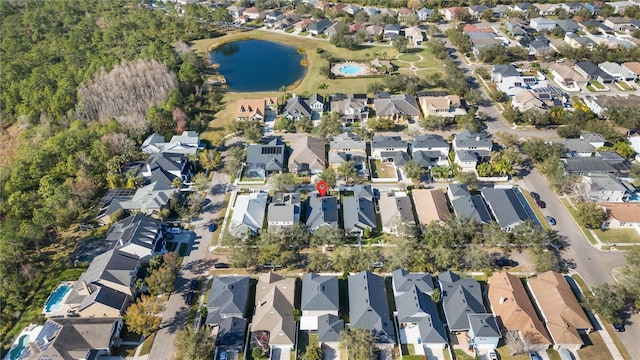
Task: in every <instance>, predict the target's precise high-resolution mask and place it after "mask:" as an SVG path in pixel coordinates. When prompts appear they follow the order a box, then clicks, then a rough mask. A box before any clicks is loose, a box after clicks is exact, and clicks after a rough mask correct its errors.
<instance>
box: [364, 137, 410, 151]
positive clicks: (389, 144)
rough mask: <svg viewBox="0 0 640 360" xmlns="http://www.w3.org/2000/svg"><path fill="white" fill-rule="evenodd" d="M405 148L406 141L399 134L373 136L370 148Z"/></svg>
mask: <svg viewBox="0 0 640 360" xmlns="http://www.w3.org/2000/svg"><path fill="white" fill-rule="evenodd" d="M396 148H399V149H406V148H407V142H406V141H404V140H402V138H401V137H400V136H381V135H379V136H374V137H373V141H372V142H371V149H396Z"/></svg>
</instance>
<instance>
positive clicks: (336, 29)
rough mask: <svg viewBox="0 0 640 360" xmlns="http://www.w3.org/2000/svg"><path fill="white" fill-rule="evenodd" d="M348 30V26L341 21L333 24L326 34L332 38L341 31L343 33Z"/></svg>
mask: <svg viewBox="0 0 640 360" xmlns="http://www.w3.org/2000/svg"><path fill="white" fill-rule="evenodd" d="M345 29H347V25H345V24H344V23H343V22H341V21H336V22H334V23H333V24H331V25H330V26H329V27H328V28H327V29H326V30H325V31H324V33H325V34H326V35H327V36H328V37H332V36H333V35H335V34H337V33H339V32H340V31H343V30H345Z"/></svg>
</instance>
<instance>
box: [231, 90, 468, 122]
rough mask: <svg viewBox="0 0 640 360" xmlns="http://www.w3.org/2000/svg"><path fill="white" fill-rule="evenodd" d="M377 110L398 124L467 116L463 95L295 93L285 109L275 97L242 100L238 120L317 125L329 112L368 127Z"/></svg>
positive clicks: (344, 119)
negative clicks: (279, 120)
mask: <svg viewBox="0 0 640 360" xmlns="http://www.w3.org/2000/svg"><path fill="white" fill-rule="evenodd" d="M370 105H373V106H372V107H371V106H370ZM374 111H375V114H376V116H377V117H378V118H390V119H392V120H394V121H397V122H399V121H402V120H404V119H418V118H420V117H421V116H423V115H424V116H425V117H426V116H438V117H455V116H459V115H466V114H467V111H466V106H465V104H464V103H463V102H462V100H461V99H460V97H459V96H457V95H449V94H447V93H446V92H441V91H440V92H434V91H432V92H427V91H425V92H419V93H418V96H417V97H416V96H414V95H411V94H389V93H376V94H374V97H373V99H372V100H370V99H368V98H367V94H333V95H330V96H329V97H328V99H325V98H324V97H323V96H321V95H320V94H313V95H311V96H310V97H302V96H297V95H295V94H294V95H293V97H291V98H289V99H288V100H287V101H286V103H285V104H284V105H283V106H282V108H281V109H279V106H278V103H277V99H275V98H263V99H241V100H238V102H237V103H236V119H237V120H259V121H269V120H273V119H275V118H276V117H277V116H283V117H286V118H288V119H290V120H300V119H301V118H303V117H305V118H309V119H311V120H313V121H314V123H315V124H316V125H317V124H318V123H319V121H318V120H320V118H321V117H322V115H323V114H324V113H325V112H333V113H338V114H340V118H341V119H342V122H343V124H344V125H349V124H361V125H364V124H366V121H367V119H368V118H369V116H370V114H371V113H373V112H374ZM421 111H422V113H421Z"/></svg>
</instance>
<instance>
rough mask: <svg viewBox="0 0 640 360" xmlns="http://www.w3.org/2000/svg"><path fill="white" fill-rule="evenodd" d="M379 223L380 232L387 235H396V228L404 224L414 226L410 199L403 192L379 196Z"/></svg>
mask: <svg viewBox="0 0 640 360" xmlns="http://www.w3.org/2000/svg"><path fill="white" fill-rule="evenodd" d="M378 204H379V207H380V221H381V222H382V231H383V232H385V233H387V234H396V235H397V234H398V226H399V225H400V224H406V225H409V226H414V225H415V224H416V221H415V219H414V218H413V210H412V209H413V207H412V206H411V199H410V198H409V197H408V196H407V193H405V192H388V193H385V194H383V195H382V196H380V200H378Z"/></svg>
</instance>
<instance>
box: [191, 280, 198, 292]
mask: <svg viewBox="0 0 640 360" xmlns="http://www.w3.org/2000/svg"><path fill="white" fill-rule="evenodd" d="M196 288H198V279H191V281H190V282H189V289H191V290H195V289H196Z"/></svg>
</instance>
